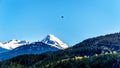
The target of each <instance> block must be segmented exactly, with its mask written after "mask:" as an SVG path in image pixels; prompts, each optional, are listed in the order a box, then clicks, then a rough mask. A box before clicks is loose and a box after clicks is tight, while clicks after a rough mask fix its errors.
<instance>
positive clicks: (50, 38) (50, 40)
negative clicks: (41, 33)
mask: <svg viewBox="0 0 120 68" xmlns="http://www.w3.org/2000/svg"><path fill="white" fill-rule="evenodd" d="M41 42H43V43H45V44H48V45H51V46H53V47H56V48H58V49H66V48H68V45H67V44H65V43H63V42H62V41H61V40H60V39H58V38H57V37H55V36H54V35H51V34H49V35H47V36H46V37H45V38H44V39H43V40H42V41H41Z"/></svg>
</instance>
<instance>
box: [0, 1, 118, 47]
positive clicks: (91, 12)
mask: <svg viewBox="0 0 120 68" xmlns="http://www.w3.org/2000/svg"><path fill="white" fill-rule="evenodd" d="M61 16H64V18H61ZM119 31H120V0H0V41H1V42H5V41H8V40H11V39H19V40H28V41H31V42H32V41H35V40H41V39H43V38H44V37H45V36H46V35H47V34H53V35H55V36H57V37H58V38H60V39H61V40H62V41H63V42H65V43H67V44H69V45H70V46H72V45H74V44H76V43H78V42H81V41H82V40H84V39H87V38H91V37H95V36H99V35H105V34H109V33H114V32H119Z"/></svg>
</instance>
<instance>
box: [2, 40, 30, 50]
mask: <svg viewBox="0 0 120 68" xmlns="http://www.w3.org/2000/svg"><path fill="white" fill-rule="evenodd" d="M26 44H28V42H27V41H20V40H10V41H9V42H6V43H0V47H1V48H4V49H7V50H12V49H14V48H17V47H19V46H22V45H26Z"/></svg>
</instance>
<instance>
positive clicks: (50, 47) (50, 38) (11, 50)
mask: <svg viewBox="0 0 120 68" xmlns="http://www.w3.org/2000/svg"><path fill="white" fill-rule="evenodd" d="M0 47H1V49H0V50H1V54H0V60H6V59H9V58H12V57H15V56H18V55H24V54H41V53H45V52H51V51H57V50H63V49H66V48H68V45H67V44H65V43H63V42H62V41H61V40H59V39H58V38H57V37H55V36H54V35H51V34H49V35H47V36H46V37H45V38H44V39H43V40H41V41H37V42H32V43H29V42H27V41H20V40H11V41H9V42H6V43H1V44H0Z"/></svg>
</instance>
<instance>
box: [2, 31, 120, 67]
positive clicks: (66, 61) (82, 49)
mask: <svg viewBox="0 0 120 68" xmlns="http://www.w3.org/2000/svg"><path fill="white" fill-rule="evenodd" d="M119 52H120V33H114V34H108V35H104V36H99V37H94V38H90V39H86V40H84V41H82V42H80V43H78V44H76V45H74V46H73V47H69V48H67V49H63V50H58V51H55V52H50V53H49V52H47V53H42V54H36V55H35V54H27V55H20V56H17V57H14V58H12V59H9V60H6V61H2V62H0V68H5V67H6V68H7V67H11V68H12V67H13V66H14V67H17V68H18V67H19V68H96V67H97V68H120V60H119V59H120V54H119Z"/></svg>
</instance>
